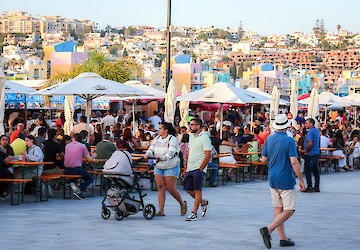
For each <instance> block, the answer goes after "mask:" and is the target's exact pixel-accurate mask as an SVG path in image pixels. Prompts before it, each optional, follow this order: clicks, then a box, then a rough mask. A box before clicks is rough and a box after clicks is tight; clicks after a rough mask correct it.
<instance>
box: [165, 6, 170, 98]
mask: <svg viewBox="0 0 360 250" xmlns="http://www.w3.org/2000/svg"><path fill="white" fill-rule="evenodd" d="M170 54H171V0H168V6H167V26H166V77H165V91H166V92H167V89H168V86H169V81H170V74H171V72H170Z"/></svg>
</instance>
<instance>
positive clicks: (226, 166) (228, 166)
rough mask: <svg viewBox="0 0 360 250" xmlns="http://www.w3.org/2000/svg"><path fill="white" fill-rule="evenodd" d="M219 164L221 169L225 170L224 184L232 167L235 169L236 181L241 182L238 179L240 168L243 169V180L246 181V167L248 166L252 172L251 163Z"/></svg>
mask: <svg viewBox="0 0 360 250" xmlns="http://www.w3.org/2000/svg"><path fill="white" fill-rule="evenodd" d="M218 166H219V169H222V170H223V177H222V184H226V176H227V173H228V171H229V170H230V169H235V182H239V179H238V172H239V170H242V171H241V173H242V180H243V182H244V181H245V171H244V168H245V167H248V168H249V171H250V173H251V172H252V167H251V165H250V163H235V164H225V163H219V165H218ZM250 180H252V178H251V176H250Z"/></svg>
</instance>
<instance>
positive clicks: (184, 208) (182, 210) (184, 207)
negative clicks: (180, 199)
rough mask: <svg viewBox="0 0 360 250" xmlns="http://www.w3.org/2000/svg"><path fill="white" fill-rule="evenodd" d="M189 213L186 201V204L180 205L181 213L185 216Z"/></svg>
mask: <svg viewBox="0 0 360 250" xmlns="http://www.w3.org/2000/svg"><path fill="white" fill-rule="evenodd" d="M186 213H187V203H186V201H184V206H182V207H180V215H181V216H184V215H185V214H186Z"/></svg>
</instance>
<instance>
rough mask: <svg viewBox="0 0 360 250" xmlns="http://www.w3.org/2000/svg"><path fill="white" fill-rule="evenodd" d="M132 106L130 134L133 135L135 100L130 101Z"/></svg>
mask: <svg viewBox="0 0 360 250" xmlns="http://www.w3.org/2000/svg"><path fill="white" fill-rule="evenodd" d="M131 104H132V105H131V106H132V132H133V135H135V100H132V101H131Z"/></svg>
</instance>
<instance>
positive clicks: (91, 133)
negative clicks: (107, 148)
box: [71, 115, 95, 144]
mask: <svg viewBox="0 0 360 250" xmlns="http://www.w3.org/2000/svg"><path fill="white" fill-rule="evenodd" d="M82 130H86V131H88V132H89V136H90V144H91V143H93V142H94V139H95V137H94V129H92V127H90V126H89V125H88V124H87V121H86V116H84V115H83V116H81V117H80V122H79V124H76V125H75V126H74V127H73V129H72V131H71V137H74V135H75V134H76V133H80V131H82Z"/></svg>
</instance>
